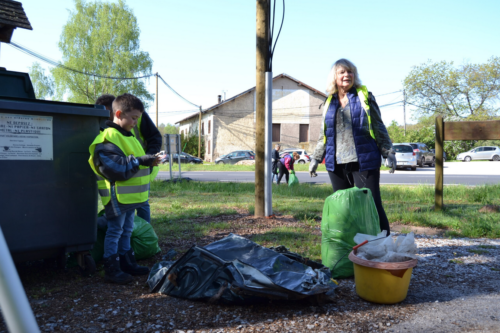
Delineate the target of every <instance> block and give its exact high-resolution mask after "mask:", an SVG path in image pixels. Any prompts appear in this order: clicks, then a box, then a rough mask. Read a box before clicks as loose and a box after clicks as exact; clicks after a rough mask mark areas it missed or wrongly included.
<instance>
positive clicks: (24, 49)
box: [9, 42, 200, 108]
mask: <svg viewBox="0 0 500 333" xmlns="http://www.w3.org/2000/svg"><path fill="white" fill-rule="evenodd" d="M9 45H11V46H12V47H13V48H15V49H17V50H19V51H21V52H23V53H25V54H27V55H30V56H32V57H35V58H37V59H39V60H42V61H44V62H46V63H48V64H49V65H52V66H54V67H59V68H63V69H66V70H68V71H71V72H75V73H79V74H83V75H87V76H92V77H98V78H103V79H111V80H138V79H145V78H148V77H151V76H154V75H157V74H148V75H143V76H136V77H116V76H107V75H101V74H96V73H86V72H82V71H79V70H77V69H74V68H71V67H68V66H65V65H63V64H61V63H60V62H59V61H56V60H53V59H51V58H49V57H46V56H44V55H42V54H39V53H37V52H35V51H33V50H30V49H28V48H27V47H25V46H22V45H20V44H17V43H14V42H11V43H10V44H9ZM158 77H159V78H160V80H161V81H162V82H163V83H164V84H165V85H166V86H167V87H168V89H170V90H171V91H172V92H174V93H175V94H176V95H177V96H179V97H180V98H181V99H183V100H184V101H185V102H187V103H189V104H191V105H193V106H195V107H197V108H199V107H200V106H198V105H196V104H194V103H191V102H190V101H188V100H187V99H185V98H184V97H182V96H181V95H180V94H179V93H178V92H177V91H175V90H174V89H173V88H172V87H171V86H170V85H169V84H168V83H167V82H166V81H165V80H164V79H163V78H162V77H161V76H160V75H158Z"/></svg>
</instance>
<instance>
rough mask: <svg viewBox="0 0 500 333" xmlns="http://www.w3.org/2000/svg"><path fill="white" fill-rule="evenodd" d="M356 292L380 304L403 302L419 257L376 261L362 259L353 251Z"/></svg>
mask: <svg viewBox="0 0 500 333" xmlns="http://www.w3.org/2000/svg"><path fill="white" fill-rule="evenodd" d="M349 260H351V261H352V262H353V263H354V281H355V283H356V293H357V294H358V295H359V297H361V298H362V299H364V300H367V301H369V302H373V303H380V304H394V303H399V302H402V301H403V300H404V299H405V298H406V295H407V294H408V287H409V286H410V279H411V273H412V272H413V267H415V266H417V262H418V261H417V259H413V260H408V261H404V262H376V261H370V260H365V259H361V258H359V257H357V256H356V254H354V252H351V253H350V254H349Z"/></svg>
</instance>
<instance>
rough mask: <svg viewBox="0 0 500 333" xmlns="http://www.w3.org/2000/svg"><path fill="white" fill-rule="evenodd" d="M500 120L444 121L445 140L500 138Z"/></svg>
mask: <svg viewBox="0 0 500 333" xmlns="http://www.w3.org/2000/svg"><path fill="white" fill-rule="evenodd" d="M498 138H500V120H489V121H454V122H444V140H445V141H452V140H498Z"/></svg>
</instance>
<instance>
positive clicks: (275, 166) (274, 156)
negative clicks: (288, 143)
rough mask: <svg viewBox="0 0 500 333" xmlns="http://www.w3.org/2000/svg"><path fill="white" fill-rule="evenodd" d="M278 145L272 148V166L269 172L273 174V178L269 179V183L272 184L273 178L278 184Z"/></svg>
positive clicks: (279, 147)
mask: <svg viewBox="0 0 500 333" xmlns="http://www.w3.org/2000/svg"><path fill="white" fill-rule="evenodd" d="M280 149H281V146H280V145H276V146H274V149H273V152H272V154H271V157H272V161H273V162H272V165H271V170H272V173H273V178H272V179H271V182H274V177H276V182H278V162H279V160H280Z"/></svg>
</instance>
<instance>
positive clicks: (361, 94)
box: [323, 86, 376, 144]
mask: <svg viewBox="0 0 500 333" xmlns="http://www.w3.org/2000/svg"><path fill="white" fill-rule="evenodd" d="M356 93H357V94H358V98H359V102H360V103H361V107H362V108H363V109H364V110H365V112H366V117H367V119H368V128H369V129H370V135H371V137H372V138H373V139H374V140H376V139H375V133H373V128H372V118H371V116H370V105H369V104H368V88H366V86H361V87H359V88H356ZM332 96H333V95H330V96H328V98H327V100H326V102H325V106H324V108H323V143H324V144H326V122H325V116H326V113H327V112H328V107H330V102H331V101H332Z"/></svg>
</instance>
